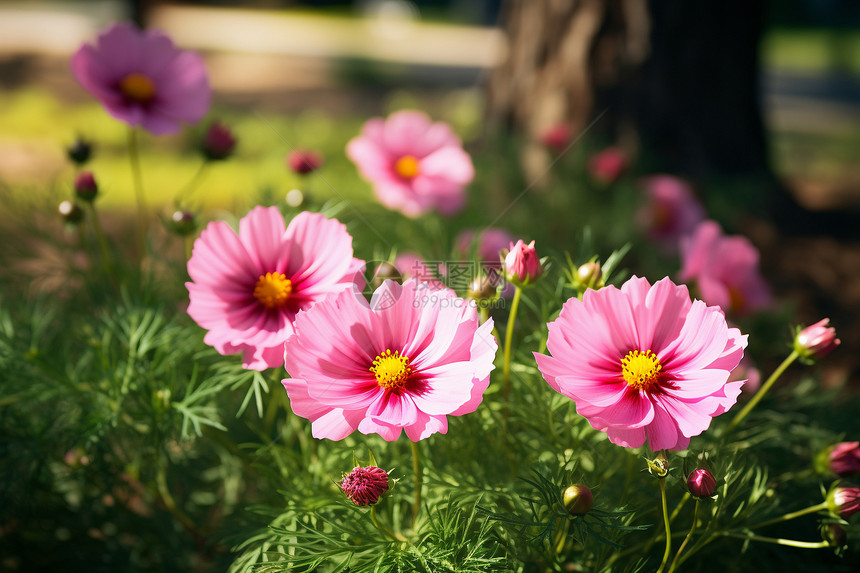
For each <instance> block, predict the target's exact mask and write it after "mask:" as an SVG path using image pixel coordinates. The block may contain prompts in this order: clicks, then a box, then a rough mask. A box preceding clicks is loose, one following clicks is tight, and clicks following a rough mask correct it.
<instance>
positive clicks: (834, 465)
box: [826, 442, 860, 477]
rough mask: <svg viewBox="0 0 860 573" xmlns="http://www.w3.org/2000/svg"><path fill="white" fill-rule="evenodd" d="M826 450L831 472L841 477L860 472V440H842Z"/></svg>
mask: <svg viewBox="0 0 860 573" xmlns="http://www.w3.org/2000/svg"><path fill="white" fill-rule="evenodd" d="M826 452H827V465H828V469H829V470H830V471H831V472H833V473H835V474H836V475H838V476H839V477H848V476H852V475H856V474H860V442H840V443H838V444H836V445H835V446H831V447H830V448H827V450H826Z"/></svg>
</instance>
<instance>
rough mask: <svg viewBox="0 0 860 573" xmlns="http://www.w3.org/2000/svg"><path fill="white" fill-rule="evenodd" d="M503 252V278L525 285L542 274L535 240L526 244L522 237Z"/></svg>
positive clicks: (518, 284)
mask: <svg viewBox="0 0 860 573" xmlns="http://www.w3.org/2000/svg"><path fill="white" fill-rule="evenodd" d="M502 253H503V254H504V265H505V278H506V279H507V280H508V282H511V283H513V284H514V285H516V286H527V285H530V284H531V283H533V282H535V281H536V280H537V279H539V278H540V276H541V275H542V274H543V267H542V266H541V264H540V260H539V259H538V256H537V251H535V242H534V241H532V242H531V243H529V244H528V245H526V244H525V243H524V242H523V240H522V239H520V240H519V241H517V244H516V245H514V244H513V243H511V247H510V250H509V251H508V252H507V253H505V251H502Z"/></svg>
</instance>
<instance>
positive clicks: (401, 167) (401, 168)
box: [394, 155, 419, 179]
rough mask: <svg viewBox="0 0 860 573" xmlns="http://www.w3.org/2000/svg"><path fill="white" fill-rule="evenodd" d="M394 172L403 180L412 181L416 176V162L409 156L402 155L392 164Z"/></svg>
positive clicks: (417, 170)
mask: <svg viewBox="0 0 860 573" xmlns="http://www.w3.org/2000/svg"><path fill="white" fill-rule="evenodd" d="M394 170H395V171H396V172H397V174H398V175H400V176H401V177H403V178H404V179H412V178H413V177H415V176H416V175H418V172H419V169H418V160H417V159H415V158H414V157H412V156H411V155H404V156H403V157H401V158H400V159H398V160H397V163H395V164H394Z"/></svg>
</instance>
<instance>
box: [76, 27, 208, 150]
mask: <svg viewBox="0 0 860 573" xmlns="http://www.w3.org/2000/svg"><path fill="white" fill-rule="evenodd" d="M72 72H73V73H74V75H75V78H77V80H78V83H80V84H81V85H82V86H83V87H84V89H86V90H87V91H88V92H90V93H91V94H93V95H94V96H95V97H96V98H97V99H98V100H99V101H100V102H101V103H102V105H103V106H104V107H105V109H106V110H107V111H108V113H109V114H111V115H112V116H113V117H115V118H116V119H118V120H120V121H123V122H125V123H127V124H129V125H131V126H137V125H139V126H141V127H143V128H144V129H146V130H147V131H149V132H150V133H153V134H155V135H162V134H166V133H175V132H177V131H179V130H180V128H181V125H180V124H181V123H183V122H185V123H195V122H197V121H199V120H200V118H202V117H203V116H204V115H206V112H207V111H208V110H209V101H210V98H211V95H212V92H211V90H210V89H209V80H208V77H207V74H206V66H204V64H203V59H202V58H201V57H200V56H199V55H197V54H195V53H193V52H186V51H183V50H179V49H178V48H176V47H175V46H174V45H173V42H172V41H171V40H170V38H168V37H167V36H166V35H164V34H163V33H162V32H159V31H157V30H146V31H140V30H138V29H137V28H136V27H134V26H133V25H132V24H129V23H125V22H124V23H120V24H114V25H113V26H111V27H110V28H108V29H107V30H106V31H104V32H102V33H101V34H100V35H99V37H98V40H96V44H95V45H90V44H84V45H83V46H81V47H80V48H79V49H78V51H77V52H76V53H75V55H74V56H72Z"/></svg>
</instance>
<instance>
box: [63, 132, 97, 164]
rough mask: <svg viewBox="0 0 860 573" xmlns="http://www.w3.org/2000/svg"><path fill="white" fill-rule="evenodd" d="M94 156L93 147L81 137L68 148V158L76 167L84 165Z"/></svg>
mask: <svg viewBox="0 0 860 573" xmlns="http://www.w3.org/2000/svg"><path fill="white" fill-rule="evenodd" d="M92 155H93V146H92V144H91V143H90V142H89V141H87V140H85V139H82V138H80V137H78V138H77V139H76V140H75V142H74V143H72V144H71V145H70V146H68V147H67V148H66V156H67V157H68V158H69V161H71V162H72V163H74V164H75V165H84V164H85V163H86V162H87V161H89V160H90V157H92Z"/></svg>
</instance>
